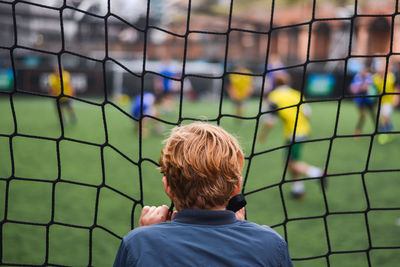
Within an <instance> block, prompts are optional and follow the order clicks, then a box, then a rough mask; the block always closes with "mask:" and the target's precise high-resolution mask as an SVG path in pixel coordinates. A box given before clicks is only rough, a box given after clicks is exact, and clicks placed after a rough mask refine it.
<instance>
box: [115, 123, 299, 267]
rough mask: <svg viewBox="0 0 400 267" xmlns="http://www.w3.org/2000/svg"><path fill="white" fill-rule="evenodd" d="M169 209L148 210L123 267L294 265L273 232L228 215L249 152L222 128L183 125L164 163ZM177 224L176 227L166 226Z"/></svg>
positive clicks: (119, 259)
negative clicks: (172, 207)
mask: <svg viewBox="0 0 400 267" xmlns="http://www.w3.org/2000/svg"><path fill="white" fill-rule="evenodd" d="M159 162H160V170H161V173H163V174H164V177H163V179H162V182H163V184H164V190H165V193H166V194H167V195H168V197H169V198H170V199H171V200H172V201H173V203H174V204H175V207H176V209H177V212H174V213H173V214H172V216H171V218H170V216H169V213H168V207H167V206H165V205H164V206H160V207H147V206H146V207H144V208H143V210H142V214H141V216H140V220H139V228H136V229H134V230H132V231H131V232H130V233H128V234H127V235H126V236H125V237H124V239H123V240H122V243H121V246H120V248H119V250H118V254H117V256H116V259H115V262H114V267H117V266H204V265H210V266H293V265H292V262H291V259H290V257H289V252H288V249H287V244H286V242H285V241H284V240H283V239H282V237H280V236H279V235H278V234H277V233H276V232H275V231H274V230H272V229H271V228H269V227H267V226H260V225H257V224H255V223H251V222H247V221H245V220H244V215H245V211H244V208H242V209H241V210H239V211H238V212H237V213H236V214H235V213H234V212H232V211H229V210H226V206H227V204H228V201H229V199H230V198H231V197H233V196H234V195H236V194H237V193H238V192H239V191H240V188H241V182H242V176H241V171H242V168H243V165H244V156H243V152H242V150H241V148H240V146H239V144H238V142H237V141H236V139H235V138H233V137H232V136H231V135H230V134H228V133H227V132H226V131H224V130H223V129H222V128H220V127H218V126H213V125H209V124H205V123H192V124H189V125H186V126H181V127H177V128H175V129H174V130H173V131H172V134H171V136H170V137H169V138H168V139H167V140H166V145H165V146H164V148H163V149H162V156H161V159H160V161H159ZM169 219H172V220H171V222H166V221H167V220H169Z"/></svg>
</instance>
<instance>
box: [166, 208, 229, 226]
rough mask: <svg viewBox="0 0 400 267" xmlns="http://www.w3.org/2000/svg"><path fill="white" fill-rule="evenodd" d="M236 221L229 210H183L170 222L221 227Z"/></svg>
mask: <svg viewBox="0 0 400 267" xmlns="http://www.w3.org/2000/svg"><path fill="white" fill-rule="evenodd" d="M236 221H237V219H236V216H235V213H234V212H233V211H230V210H201V209H185V210H181V211H179V212H178V213H177V214H176V215H175V216H174V219H173V220H172V222H178V223H187V224H201V225H223V224H232V223H235V222H236Z"/></svg>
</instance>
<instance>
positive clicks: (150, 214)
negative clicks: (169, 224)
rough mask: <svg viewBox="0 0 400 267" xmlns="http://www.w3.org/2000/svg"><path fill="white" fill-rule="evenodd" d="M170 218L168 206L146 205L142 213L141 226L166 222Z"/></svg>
mask: <svg viewBox="0 0 400 267" xmlns="http://www.w3.org/2000/svg"><path fill="white" fill-rule="evenodd" d="M167 219H168V206H166V205H162V206H159V207H155V206H152V207H149V206H144V207H143V209H142V213H141V214H140V219H139V227H140V226H145V225H152V224H156V223H161V222H165V221H167Z"/></svg>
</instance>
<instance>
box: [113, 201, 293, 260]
mask: <svg viewBox="0 0 400 267" xmlns="http://www.w3.org/2000/svg"><path fill="white" fill-rule="evenodd" d="M125 266H126V267H128V266H270V267H273V266H280V267H293V265H292V261H291V259H290V256H289V251H288V248H287V244H286V242H285V240H283V238H282V237H281V236H280V235H279V234H278V233H277V232H275V231H274V230H272V229H271V228H269V227H268V226H260V225H258V224H255V223H251V222H248V221H245V220H243V221H242V220H237V219H236V217H235V214H234V213H233V212H232V211H227V210H223V211H222V210H220V211H215V210H194V209H193V210H191V209H188V210H181V211H179V212H178V213H177V214H176V215H175V217H174V219H173V220H172V221H171V222H170V223H169V222H166V223H159V224H154V225H150V226H142V227H139V228H136V229H134V230H132V231H131V232H130V233H128V234H127V235H126V236H125V237H124V239H123V240H122V242H121V245H120V248H119V250H118V254H117V256H116V258H115V262H114V267H125Z"/></svg>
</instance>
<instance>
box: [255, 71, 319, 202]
mask: <svg viewBox="0 0 400 267" xmlns="http://www.w3.org/2000/svg"><path fill="white" fill-rule="evenodd" d="M275 82H276V85H277V87H276V88H275V90H273V91H272V92H271V93H270V94H269V95H268V108H269V109H271V110H276V109H279V110H278V111H277V112H274V113H268V114H272V115H273V116H276V113H277V115H278V116H279V117H280V118H281V119H282V122H283V132H284V136H285V139H286V144H292V149H291V151H290V154H289V155H288V156H289V158H288V161H289V162H288V170H289V172H290V174H291V176H292V177H293V178H294V179H299V178H301V177H300V176H301V175H306V176H307V177H322V176H323V174H324V172H323V170H322V169H320V168H318V167H315V166H312V165H309V164H308V163H306V162H304V161H302V160H301V150H302V143H296V142H298V141H304V140H306V139H307V136H308V135H309V134H310V132H311V128H310V124H309V122H308V117H309V116H310V113H311V110H310V108H309V107H308V106H307V105H305V104H303V105H301V107H300V110H299V112H298V115H297V107H296V106H295V105H297V104H299V103H300V100H301V94H300V92H299V91H297V90H294V89H293V88H290V87H289V86H288V84H289V75H288V74H287V73H284V72H281V73H277V74H276V77H275ZM273 116H267V117H266V120H265V121H264V125H263V128H262V130H261V133H260V137H259V140H260V142H265V139H266V137H267V134H268V132H269V131H270V129H271V128H272V127H273V126H274V124H275V121H276V120H275V119H274V117H273ZM296 116H298V118H297V125H296V137H295V140H293V133H294V131H295V122H296ZM293 141H295V142H293ZM293 143H294V144H293ZM321 182H322V183H323V185H324V186H326V181H325V178H322V180H321ZM291 193H292V196H293V197H294V198H295V199H297V200H302V199H303V198H304V196H305V187H304V184H303V182H302V181H296V182H294V183H293V186H292V192H291Z"/></svg>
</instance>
